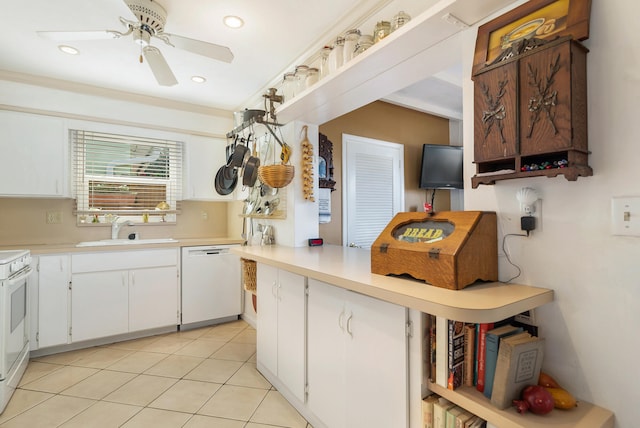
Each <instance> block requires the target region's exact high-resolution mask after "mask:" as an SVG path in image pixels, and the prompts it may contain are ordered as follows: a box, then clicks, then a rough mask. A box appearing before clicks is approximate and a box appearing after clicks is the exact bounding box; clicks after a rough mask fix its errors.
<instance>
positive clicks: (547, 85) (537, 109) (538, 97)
mask: <svg viewBox="0 0 640 428" xmlns="http://www.w3.org/2000/svg"><path fill="white" fill-rule="evenodd" d="M559 63H560V54H558V55H557V56H556V59H555V61H554V62H553V64H549V74H548V75H547V78H546V79H545V82H544V84H543V83H542V81H541V79H540V78H539V77H538V69H537V68H536V69H534V68H533V67H532V65H531V63H527V74H528V75H529V85H530V86H532V87H533V88H534V89H535V92H536V94H535V96H533V97H530V98H529V111H530V112H531V114H530V116H529V133H528V134H527V138H531V134H532V133H533V127H534V126H535V124H536V122H537V121H538V120H540V113H541V112H542V111H544V113H545V116H546V117H547V119H548V120H549V124H550V125H551V127H552V128H553V133H554V134H557V133H558V129H557V128H556V124H555V123H554V121H553V120H554V117H555V109H554V107H555V106H556V103H557V101H558V91H557V90H554V91H551V89H552V85H553V84H554V83H555V82H554V80H553V77H554V76H555V75H556V73H557V72H558V70H560V65H559Z"/></svg>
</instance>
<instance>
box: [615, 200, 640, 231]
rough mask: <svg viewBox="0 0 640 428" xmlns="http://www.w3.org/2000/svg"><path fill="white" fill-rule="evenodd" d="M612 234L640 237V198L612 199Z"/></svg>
mask: <svg viewBox="0 0 640 428" xmlns="http://www.w3.org/2000/svg"><path fill="white" fill-rule="evenodd" d="M611 234H612V235H626V236H640V196H621V197H614V198H611Z"/></svg>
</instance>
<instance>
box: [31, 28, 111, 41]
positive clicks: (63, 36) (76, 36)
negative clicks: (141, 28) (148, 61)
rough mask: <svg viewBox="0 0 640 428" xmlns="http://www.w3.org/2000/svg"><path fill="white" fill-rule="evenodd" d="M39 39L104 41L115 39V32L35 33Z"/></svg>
mask: <svg viewBox="0 0 640 428" xmlns="http://www.w3.org/2000/svg"><path fill="white" fill-rule="evenodd" d="M37 33H38V35H39V36H40V37H44V38H45V39H49V40H56V41H59V42H62V41H71V40H104V39H117V38H118V37H119V36H118V34H117V32H114V31H109V30H100V31H37Z"/></svg>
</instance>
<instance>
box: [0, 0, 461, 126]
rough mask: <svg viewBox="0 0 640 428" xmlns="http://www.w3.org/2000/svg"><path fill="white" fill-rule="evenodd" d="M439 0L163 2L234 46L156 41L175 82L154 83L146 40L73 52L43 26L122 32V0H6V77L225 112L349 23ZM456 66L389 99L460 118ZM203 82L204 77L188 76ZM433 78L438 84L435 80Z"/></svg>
mask: <svg viewBox="0 0 640 428" xmlns="http://www.w3.org/2000/svg"><path fill="white" fill-rule="evenodd" d="M436 2H437V1H436V0H421V1H416V0H323V1H321V2H319V1H310V0H303V1H301V0H270V1H268V2H265V1H261V2H259V1H255V0H216V1H211V0H208V1H205V0H159V1H158V3H160V4H161V5H162V6H163V7H164V8H165V9H166V10H167V14H168V16H167V23H166V26H165V32H167V33H172V34H176V35H180V36H184V37H188V38H192V39H197V40H203V41H206V42H210V43H215V44H219V45H224V46H228V47H229V48H230V49H231V51H232V52H233V54H234V60H233V62H232V63H231V64H228V63H225V62H220V61H215V60H212V59H209V58H206V57H202V56H199V55H196V54H193V53H190V52H187V51H183V50H179V49H176V48H173V47H171V46H168V45H164V43H163V42H162V41H160V40H158V39H152V45H155V46H156V47H158V48H159V49H160V50H161V51H162V53H163V55H164V57H165V58H166V60H167V62H168V64H169V66H170V67H171V69H172V70H173V73H174V74H175V76H176V78H177V80H178V84H177V85H175V86H172V87H163V86H160V85H158V84H157V82H156V80H155V79H154V77H153V75H152V73H151V70H150V69H149V67H148V66H147V64H140V63H139V61H138V57H139V55H140V46H138V45H137V44H135V43H134V42H133V40H132V38H131V36H129V37H125V38H120V39H112V40H85V41H74V42H64V44H68V45H71V46H73V47H75V48H77V49H78V50H79V51H80V54H79V55H76V56H70V55H67V54H63V53H62V52H60V51H59V50H58V49H57V46H58V45H59V44H62V43H61V42H55V41H52V40H49V39H45V38H43V37H40V36H38V34H37V33H36V32H37V31H91V30H107V29H110V30H118V31H124V29H123V26H122V24H121V23H120V21H119V17H120V16H122V17H125V18H127V19H131V16H132V15H131V13H130V12H129V10H128V8H127V6H126V4H125V3H124V2H123V0H90V1H87V0H53V1H52V0H19V1H18V0H0V10H1V11H2V20H1V23H2V25H1V26H0V73H1V74H0V77H2V76H4V77H5V78H6V77H7V76H18V75H19V76H20V77H21V79H27V80H28V79H30V78H33V79H34V81H35V80H37V81H40V82H41V81H42V80H43V79H46V80H47V81H49V79H52V80H50V82H55V81H57V80H59V81H64V82H72V83H75V84H81V85H90V86H95V87H98V88H107V89H112V90H117V91H120V92H126V93H134V94H138V95H146V96H152V97H157V98H162V99H166V100H172V101H176V102H181V103H187V104H193V105H198V106H204V107H209V108H217V109H223V110H229V111H235V110H239V109H244V108H245V107H247V106H250V104H249V103H252V102H253V101H254V100H256V99H257V98H259V97H260V95H261V94H262V93H264V92H265V90H266V88H268V87H271V86H275V85H277V84H278V83H279V81H280V78H281V76H282V74H283V73H284V72H285V71H290V70H291V69H292V68H293V66H294V65H295V64H300V63H302V62H303V61H307V60H310V59H312V58H314V57H315V56H316V54H317V52H318V51H319V49H320V47H321V46H323V45H324V44H327V43H330V42H331V40H333V39H335V36H336V35H337V34H339V33H341V32H343V31H345V30H346V29H348V28H354V27H357V28H360V29H361V30H362V31H363V32H370V31H372V29H373V25H374V24H375V22H377V20H380V19H386V20H391V19H392V17H393V15H394V14H395V13H397V11H399V10H405V11H406V12H407V13H409V14H410V15H412V16H416V15H417V14H419V13H420V12H422V11H424V10H426V8H427V7H429V6H431V5H432V4H434V3H436ZM226 15H237V16H240V17H242V18H243V19H244V21H245V26H244V27H243V28H241V29H235V30H234V29H229V28H227V27H225V26H224V25H223V23H222V18H223V17H224V16H226ZM458 74H459V70H457V69H454V70H449V71H447V72H446V73H441V74H440V75H438V76H436V79H433V78H432V79H429V80H427V81H425V82H422V83H420V84H418V85H414V86H412V87H410V88H407V89H405V90H403V91H400V92H398V93H396V94H392V95H390V96H389V97H388V98H387V99H386V100H387V101H390V102H393V103H396V104H399V105H404V106H407V107H410V108H416V109H418V110H422V111H429V110H432V112H434V113H435V114H439V115H443V116H447V117H455V115H456V114H458V115H461V111H462V107H461V102H462V101H461V100H462V96H461V89H460V81H461V80H460V79H461V76H460V78H458ZM193 75H200V76H204V77H205V78H206V79H207V82H206V83H204V84H197V83H194V82H192V81H191V76H193ZM434 82H435V84H434Z"/></svg>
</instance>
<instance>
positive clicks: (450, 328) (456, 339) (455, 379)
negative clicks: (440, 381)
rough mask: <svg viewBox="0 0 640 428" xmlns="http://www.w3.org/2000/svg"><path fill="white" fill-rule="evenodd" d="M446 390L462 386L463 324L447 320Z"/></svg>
mask: <svg viewBox="0 0 640 428" xmlns="http://www.w3.org/2000/svg"><path fill="white" fill-rule="evenodd" d="M447 334H448V337H449V339H448V343H447V358H448V370H447V388H448V389H450V390H454V389H456V388H458V387H459V386H461V385H462V378H463V373H462V371H463V368H464V323H463V322H462V321H454V320H447Z"/></svg>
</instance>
